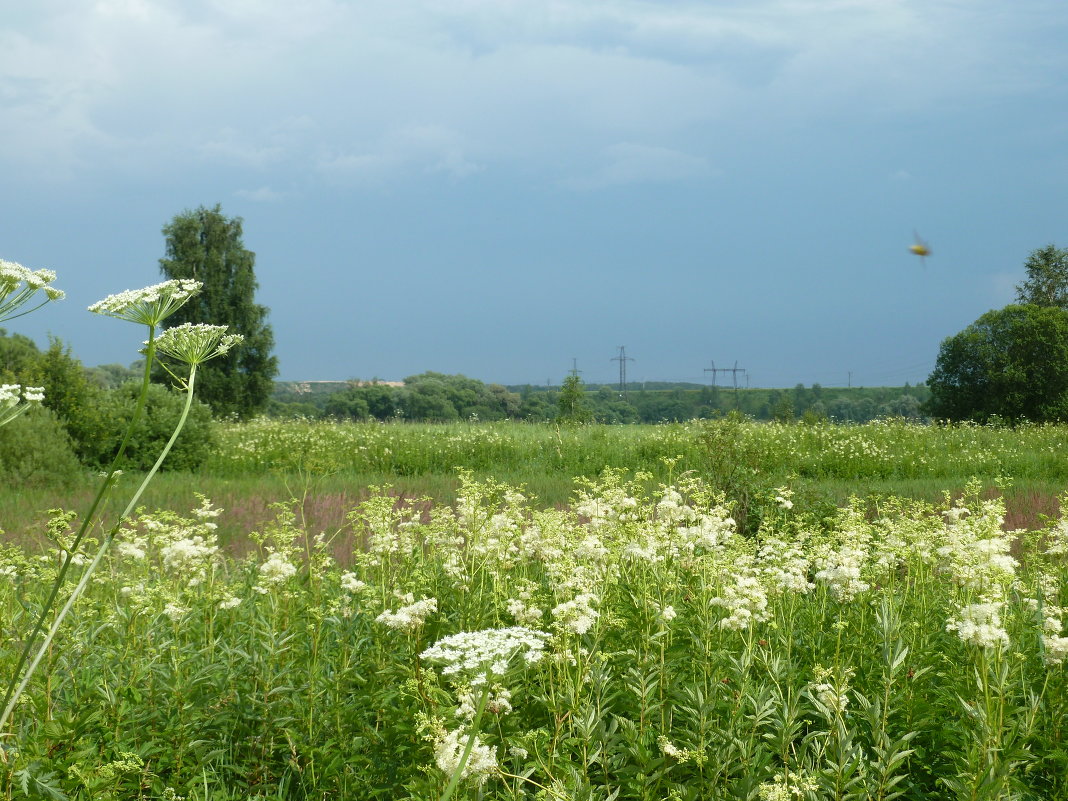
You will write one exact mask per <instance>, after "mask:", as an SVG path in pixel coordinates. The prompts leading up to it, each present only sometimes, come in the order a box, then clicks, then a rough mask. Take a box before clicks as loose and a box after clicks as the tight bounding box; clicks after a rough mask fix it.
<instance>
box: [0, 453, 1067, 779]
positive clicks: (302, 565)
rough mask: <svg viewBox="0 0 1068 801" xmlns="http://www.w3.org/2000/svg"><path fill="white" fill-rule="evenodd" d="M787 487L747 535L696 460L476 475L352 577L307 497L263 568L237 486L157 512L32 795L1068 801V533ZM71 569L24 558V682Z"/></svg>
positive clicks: (65, 666) (270, 532) (37, 771)
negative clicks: (315, 524)
mask: <svg viewBox="0 0 1068 801" xmlns="http://www.w3.org/2000/svg"><path fill="white" fill-rule="evenodd" d="M769 502H770V503H771V504H772V505H773V506H774V509H775V511H774V512H773V513H768V514H765V515H764V516H763V519H762V521H761V524H760V528H759V530H758V531H757V532H755V533H754V534H753V535H751V536H742V535H740V534H739V533H738V532H737V527H736V524H735V521H734V520H733V518H732V516H731V515H732V512H731V509H730V507H729V506H728V505H726V503H725V501H724V498H723V496H722V495H720V494H719V493H718V491H717V489H716V488H715V487H712V486H709V485H708V484H707V483H706V482H704V481H703V480H701V479H699V478H697V477H694V476H692V475H689V476H683V477H681V478H680V479H679V480H677V481H676V482H674V483H673V484H672V485H665V484H662V483H659V482H657V481H655V480H653V479H652V477H650V476H648V475H638V476H635V477H631V478H627V477H625V476H624V475H623V474H622V473H620V472H613V471H609V472H608V473H606V474H605V475H603V476H602V477H601V478H599V479H597V480H593V481H580V482H578V484H577V485H576V488H575V493H574V495H573V497H572V503H570V504H569V505H568V507H567V508H565V509H556V508H544V507H540V506H537V505H535V504H533V503H531V502H530V501H529V500H528V499H527V498H525V497H524V496H523V495H522V494H521V493H520V492H519V491H518V490H517V489H516V488H513V487H510V486H507V485H504V484H501V483H498V482H495V481H492V480H476V479H474V478H472V477H471V476H470V475H466V476H463V477H462V479H461V488H460V491H459V493H458V497H457V499H456V502H455V503H454V504H435V503H426V502H424V503H411V504H408V503H398V501H397V499H396V497H395V496H394V495H392V494H390V493H389V492H388V491H387V490H385V489H382V490H380V491H377V492H375V493H373V494H372V495H371V497H370V498H368V499H367V500H366V501H364V502H363V503H361V504H360V505H359V506H358V507H356V508H354V509H353V510H352V511H351V513H350V515H349V519H348V524H347V525H348V532H347V533H348V534H349V535H351V540H352V542H354V543H355V547H353V548H352V551H351V553H348V554H346V555H345V558H344V560H343V563H339V562H338V558H337V552H336V548H335V547H334V546H335V542H333V541H332V539H336V537H338V536H341V532H336V533H335V532H327V533H325V534H324V533H321V532H319V531H314V530H307V529H305V528H304V527H302V526H301V525H300V523H299V517H298V515H297V514H296V513H295V512H296V509H295V507H294V505H291V504H285V505H281V506H279V507H277V508H276V510H275V511H276V518H275V520H274V521H273V522H272V523H271V524H270V525H267V526H264V527H263V528H262V530H260V531H257V532H253V533H252V534H251V538H252V540H253V541H254V544H255V549H254V551H253V553H252V554H250V555H249V556H247V557H246V558H243V559H240V560H235V559H233V558H230V557H224V556H223V555H222V554H221V553H220V550H219V548H218V546H217V543H216V541H215V532H214V523H213V520H214V519H215V518H216V516H217V514H218V510H217V509H214V508H213V506H212V505H211V503H210V502H209V501H207V500H204V501H202V502H201V503H199V504H198V505H197V507H196V508H194V509H192V510H191V511H187V512H185V513H184V514H182V515H178V514H175V513H173V512H154V513H141V514H138V515H136V516H134V517H133V518H131V519H130V520H129V521H128V522H127V523H126V524H125V525H124V526H123V527H122V529H121V531H120V532H119V534H118V536H117V537H116V543H115V547H113V548H112V549H111V551H110V552H109V553H108V555H107V557H106V558H105V560H104V562H103V563H102V565H101V567H100V568H99V569H98V570H97V572H96V573H95V574H94V576H93V578H92V580H91V581H90V582H89V586H88V588H87V591H86V593H85V595H84V596H83V597H82V599H81V600H80V602H79V603H78V605H77V606H76V607H75V608H74V609H73V611H72V612H71V613H70V615H69V616H68V618H67V620H66V623H65V625H64V628H63V630H62V631H61V634H60V637H59V638H58V639H57V640H56V642H55V644H54V647H53V649H52V651H51V652H50V653H49V655H48V657H47V659H46V661H45V663H44V666H43V668H42V669H41V670H40V671H38V673H37V674H35V676H34V679H33V681H32V682H31V683H30V686H29V687H28V689H27V691H26V692H25V693H24V694H23V695H22V696H21V699H20V702H19V704H18V705H17V707H16V709H15V710H14V713H13V714H12V716H11V719H10V722H9V724H8V728H7V731H6V732H5V735H6V736H5V738H4V740H3V755H4V759H3V765H2V773H0V775H2V776H3V785H2V791H3V793H4V797H7V798H22V797H45V798H63V797H67V798H116V799H120V798H122V799H125V798H145V799H165V798H166V799H172V798H178V797H183V798H186V799H250V798H269V799H275V798H278V799H281V798H302V799H303V798H316V799H326V798H330V799H333V798H353V799H362V798H370V799H397V798H416V799H441V798H446V797H454V798H486V799H522V798H529V799H534V798H539V799H613V798H619V799H657V800H659V799H718V798H724V799H726V798H751V799H795V798H798V799H824V798H836V799H846V798H849V799H854V798H855V799H891V798H908V799H931V798H947V799H958V798H970V799H996V798H1042V799H1045V798H1050V799H1054V798H1065V797H1068V764H1066V760H1068V754H1066V752H1065V749H1064V746H1063V742H1062V741H1063V738H1064V735H1065V728H1066V726H1068V717H1066V713H1068V687H1066V674H1065V667H1064V664H1063V662H1064V658H1065V656H1066V654H1068V637H1065V636H1064V634H1065V632H1064V630H1063V626H1062V619H1063V616H1064V610H1063V609H1062V607H1061V604H1063V603H1064V601H1065V594H1064V593H1065V587H1064V575H1065V571H1064V559H1065V554H1066V553H1068V522H1061V521H1051V522H1050V523H1049V525H1048V526H1046V527H1045V528H1044V529H1043V530H1041V531H1037V530H1036V531H1030V532H1006V531H1005V530H1004V529H1003V526H1002V522H1003V521H1002V515H1003V507H1002V505H1001V501H1000V500H998V499H983V498H981V497H980V495H979V493H978V487H977V486H974V487H972V488H971V490H969V492H967V493H966V494H965V495H964V496H962V497H960V498H957V499H955V500H950V499H947V500H946V501H945V502H944V503H941V504H927V503H921V502H916V501H907V500H894V499H884V500H883V501H882V502H881V503H879V504H878V505H877V508H875V509H871V508H867V507H866V506H865V507H864V508H862V506H861V504H859V502H858V503H857V504H854V505H852V506H846V507H844V508H841V509H839V510H838V511H836V512H834V513H833V514H831V515H830V516H826V517H817V516H815V515H813V514H811V513H809V512H806V511H804V510H802V509H800V508H799V507H797V506H795V505H794V503H793V501H792V496H791V493H790V491H789V490H788V489H786V488H780V489H779V490H778V491H777V492H774V493H773V494H772V495H771V497H770V498H769ZM68 523H69V519H68V518H67V517H63V516H60V517H58V518H57V519H56V520H55V521H54V522H53V528H54V531H53V534H54V536H55V537H56V538H57V539H58V541H59V542H62V541H63V539H64V537H65V536H68V535H67V534H65V533H64V532H65V530H66V526H67V525H68ZM60 561H61V559H60V554H59V552H58V551H57V550H53V551H52V552H51V553H50V554H45V555H39V554H31V553H27V552H26V551H25V550H23V549H20V548H16V547H8V548H7V549H6V550H5V551H4V553H3V557H2V560H0V572H3V573H4V575H5V577H6V580H5V582H4V583H3V585H2V587H0V608H2V614H3V620H4V621H5V630H4V644H3V650H2V651H0V656H2V661H0V665H2V667H3V670H4V672H5V673H9V672H10V671H11V669H12V666H13V661H14V651H15V648H14V646H15V645H16V644H17V643H16V642H15V637H14V636H13V634H14V632H16V631H21V630H23V629H24V628H25V626H26V619H27V618H28V617H31V616H32V612H33V611H34V609H35V606H36V605H37V604H39V603H40V600H39V597H40V595H41V588H42V587H44V586H47V584H48V583H49V582H50V580H51V578H52V577H53V576H54V575H55V572H56V570H57V568H58V565H59V562H60ZM78 569H79V567H78V566H77V565H76V566H75V567H74V571H75V572H76V571H77V570H78ZM82 569H83V568H82Z"/></svg>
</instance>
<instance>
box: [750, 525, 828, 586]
mask: <svg viewBox="0 0 1068 801" xmlns="http://www.w3.org/2000/svg"><path fill="white" fill-rule="evenodd" d="M757 562H758V564H759V565H760V570H761V573H762V575H763V578H764V583H765V585H766V586H767V588H768V589H769V590H770V591H772V592H773V593H778V594H788V593H801V594H804V593H807V592H809V591H810V590H813V589H815V587H816V585H815V584H813V583H812V582H811V581H809V580H808V575H809V569H810V567H811V564H810V562H809V560H808V557H806V556H805V552H804V544H803V542H802V541H801V540H800V539H798V540H794V541H792V542H787V541H786V540H782V539H779V538H778V537H768V538H767V539H765V540H764V544H763V545H761V547H760V550H759V551H758V552H757Z"/></svg>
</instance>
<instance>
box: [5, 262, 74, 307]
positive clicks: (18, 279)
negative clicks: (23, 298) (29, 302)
mask: <svg viewBox="0 0 1068 801" xmlns="http://www.w3.org/2000/svg"><path fill="white" fill-rule="evenodd" d="M55 280H56V274H55V273H54V272H53V271H52V270H31V269H30V268H29V267H23V266H22V265H21V264H18V263H17V262H13V261H8V260H7V259H0V293H3V294H7V293H9V292H12V291H14V290H15V289H17V288H18V285H19V284H26V286H28V287H30V288H31V289H34V290H38V289H44V290H46V291H47V292H48V293H49V294H48V297H49V298H50V299H51V300H58V299H59V298H62V297H63V292H62V291H60V290H58V289H53V288H52V287H50V286H49V284H51V283H52V282H53V281H55Z"/></svg>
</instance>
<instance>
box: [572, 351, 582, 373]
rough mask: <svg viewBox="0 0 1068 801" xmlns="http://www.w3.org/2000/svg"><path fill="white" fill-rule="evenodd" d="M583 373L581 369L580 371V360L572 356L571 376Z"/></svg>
mask: <svg viewBox="0 0 1068 801" xmlns="http://www.w3.org/2000/svg"><path fill="white" fill-rule="evenodd" d="M581 372H582V371H581V370H580V369H578V359H577V358H575V357H574V356H572V357H571V370H570V373H571V375H578V374H579V373H581Z"/></svg>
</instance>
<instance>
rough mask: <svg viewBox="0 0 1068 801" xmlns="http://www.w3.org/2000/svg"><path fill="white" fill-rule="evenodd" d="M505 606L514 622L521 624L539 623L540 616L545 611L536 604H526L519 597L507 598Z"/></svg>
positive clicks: (542, 615)
mask: <svg viewBox="0 0 1068 801" xmlns="http://www.w3.org/2000/svg"><path fill="white" fill-rule="evenodd" d="M505 608H506V609H507V610H508V614H510V615H511V616H512V617H514V618H515V622H516V623H518V624H520V625H521V626H530V625H534V624H535V623H539V622H540V621H541V619H542V617H544V616H545V612H543V611H542V610H541V609H538V608H537V607H536V606H528V605H527V604H526V602H525V601H523V600H520V599H519V598H509V599H508V601H507V603H506V604H505Z"/></svg>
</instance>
